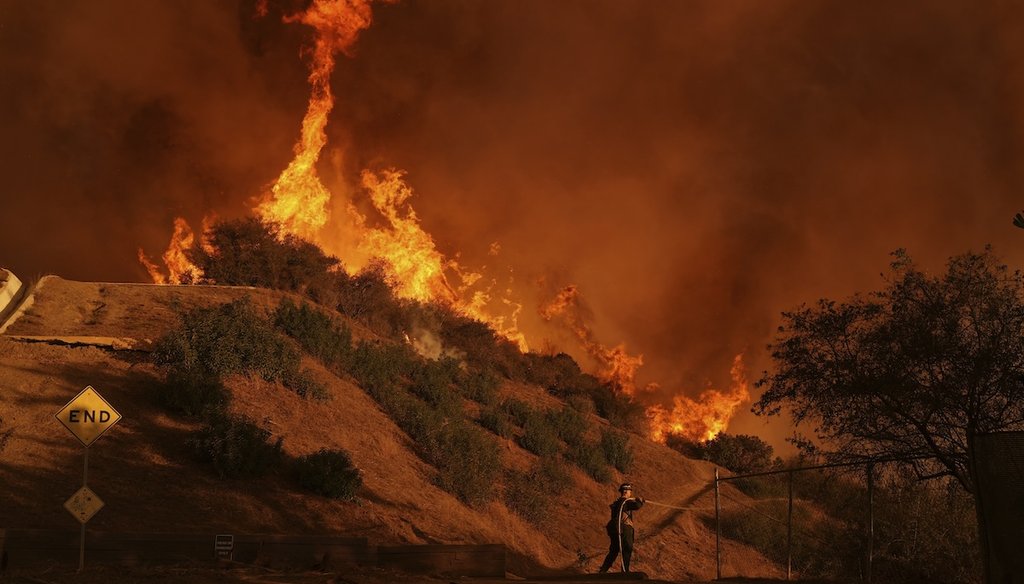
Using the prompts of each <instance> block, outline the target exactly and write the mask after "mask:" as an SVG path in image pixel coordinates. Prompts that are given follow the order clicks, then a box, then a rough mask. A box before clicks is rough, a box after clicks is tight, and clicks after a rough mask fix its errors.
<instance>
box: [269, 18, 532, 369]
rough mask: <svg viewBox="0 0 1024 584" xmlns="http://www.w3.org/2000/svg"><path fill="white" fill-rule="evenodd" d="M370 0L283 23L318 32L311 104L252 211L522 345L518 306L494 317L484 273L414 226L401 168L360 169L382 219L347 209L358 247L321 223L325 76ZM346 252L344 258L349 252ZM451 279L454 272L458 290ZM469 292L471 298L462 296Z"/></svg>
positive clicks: (362, 21)
mask: <svg viewBox="0 0 1024 584" xmlns="http://www.w3.org/2000/svg"><path fill="white" fill-rule="evenodd" d="M371 16H372V15H371V10H370V3H369V1H368V0H317V1H316V2H314V3H313V5H311V6H310V8H309V9H308V10H307V11H306V12H304V13H302V14H300V15H297V16H293V17H290V18H287V19H286V21H287V22H301V23H303V24H306V25H309V26H312V27H313V28H314V29H315V37H316V40H315V43H314V47H313V50H312V53H311V59H310V75H309V82H310V85H311V87H312V93H311V96H310V101H309V107H308V108H307V110H306V115H305V118H304V119H303V121H302V134H301V137H300V139H299V142H298V143H297V144H296V145H295V159H294V160H292V162H291V163H290V164H289V165H288V167H287V168H286V169H285V170H284V171H283V172H282V173H281V175H280V176H279V177H278V179H277V181H276V182H275V183H274V185H273V187H272V188H271V192H270V194H269V195H268V196H266V197H265V198H264V200H263V201H262V202H261V203H260V204H259V205H258V206H257V208H256V213H257V214H258V215H259V216H260V217H261V218H262V219H263V220H265V221H271V222H274V223H277V224H278V225H280V226H281V229H280V233H281V235H286V234H291V235H297V236H299V237H302V238H304V239H308V240H311V241H314V242H316V243H318V244H320V245H321V247H323V248H324V249H326V250H328V251H330V252H339V251H340V253H339V255H340V256H341V257H342V259H343V260H345V262H346V264H347V266H348V267H349V268H350V269H358V268H360V267H363V266H365V265H367V263H368V262H369V261H370V260H371V259H372V258H380V259H382V260H384V263H385V265H386V266H387V268H388V272H389V273H388V276H389V279H390V280H391V281H392V282H393V284H394V287H395V293H396V294H397V295H398V296H399V297H402V298H409V299H414V300H418V301H421V302H430V301H436V302H441V303H444V304H446V305H449V306H453V307H454V308H456V309H458V310H460V311H461V312H463V313H465V314H467V315H468V316H471V317H474V318H478V319H480V320H483V321H484V322H487V323H488V324H491V325H492V326H493V327H494V328H495V330H497V331H498V332H499V333H500V334H502V335H504V336H505V337H506V338H509V339H510V340H512V341H513V342H515V343H516V344H517V345H518V346H519V347H520V348H521V349H523V350H526V348H527V346H526V339H525V337H524V336H523V335H522V334H521V333H520V332H519V331H518V328H517V322H516V319H517V317H518V311H519V310H521V306H519V305H517V304H515V303H513V302H511V301H508V300H505V299H503V300H502V303H503V304H504V305H505V306H507V307H508V308H509V309H511V310H512V313H511V314H510V315H499V316H493V315H491V314H489V312H488V311H487V310H486V307H487V306H488V305H489V304H490V303H491V302H492V298H491V295H490V291H489V290H479V289H474V290H471V288H473V286H474V285H475V284H477V283H478V282H479V281H480V280H481V278H482V276H481V275H480V274H476V273H473V272H469V271H465V270H463V269H462V268H461V267H460V266H459V265H458V263H457V262H455V261H454V260H449V259H447V258H445V256H444V254H442V253H441V252H440V251H439V250H438V249H437V246H436V245H435V243H434V240H433V238H432V237H431V236H430V234H428V233H427V232H426V231H424V230H423V228H422V227H421V226H420V224H419V218H418V217H417V215H416V212H415V210H413V208H412V206H411V205H409V203H408V201H409V199H410V198H411V197H412V189H410V188H409V186H408V185H407V184H406V183H405V181H404V180H403V173H402V172H401V171H398V170H385V171H382V172H379V173H374V172H370V171H364V172H363V173H362V177H361V179H362V181H361V182H362V186H363V188H364V189H365V190H366V192H367V193H368V194H369V197H370V200H371V202H372V203H373V206H374V208H375V209H376V210H377V211H378V212H379V213H380V215H381V216H382V217H383V218H384V220H385V224H384V225H383V226H381V227H368V226H367V223H368V221H367V218H366V217H364V216H363V215H361V214H360V213H359V212H358V211H357V210H356V209H355V207H354V206H353V205H351V204H350V205H349V206H348V208H347V212H348V215H349V216H348V218H347V219H348V222H349V223H350V225H351V228H352V229H354V230H355V231H356V233H353V234H350V237H349V239H350V240H352V241H354V242H355V246H356V248H357V249H355V250H353V249H350V248H346V249H343V250H336V249H332V247H333V246H331V245H330V242H328V241H326V240H327V239H329V238H328V237H324V233H323V228H324V226H325V225H327V223H328V222H329V220H330V216H329V212H328V203H329V202H330V200H331V193H330V191H329V190H328V189H327V188H326V187H325V186H324V185H323V183H322V182H321V181H320V178H319V176H318V174H317V171H316V163H317V161H318V159H319V157H320V153H321V151H322V150H323V147H324V146H325V145H326V143H327V135H326V133H325V132H324V128H325V127H326V125H327V119H328V114H329V113H330V111H331V109H332V108H333V107H334V97H333V95H332V94H331V87H330V77H331V72H332V71H333V70H334V64H335V61H334V55H335V53H338V52H341V53H345V54H348V52H349V50H350V49H351V48H352V46H353V45H354V43H355V41H356V39H357V38H358V36H359V32H360V31H362V30H363V29H365V28H367V27H368V26H370V23H371V20H372V18H371ZM346 256H347V257H346ZM449 277H457V278H458V281H459V282H461V285H460V286H459V287H458V288H456V287H455V286H454V285H453V284H452V283H451V281H450V280H449ZM465 296H469V299H468V300H466V299H464V297H465Z"/></svg>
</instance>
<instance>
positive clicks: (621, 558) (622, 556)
mask: <svg viewBox="0 0 1024 584" xmlns="http://www.w3.org/2000/svg"><path fill="white" fill-rule="evenodd" d="M643 501H644V504H645V505H654V506H656V507H666V508H668V509H678V510H680V511H710V510H712V509H713V507H680V506H678V505H669V504H668V503H662V502H660V501H652V500H650V499H644V500H643ZM622 507H623V506H620V507H619V517H618V528H619V529H618V532H619V561H620V563H621V565H622V569H623V571H625V561H626V557H625V554H624V553H623V549H622ZM633 553H634V554H636V548H635V547H634V548H633ZM633 561H634V562H635V561H636V558H635V557H634V558H633Z"/></svg>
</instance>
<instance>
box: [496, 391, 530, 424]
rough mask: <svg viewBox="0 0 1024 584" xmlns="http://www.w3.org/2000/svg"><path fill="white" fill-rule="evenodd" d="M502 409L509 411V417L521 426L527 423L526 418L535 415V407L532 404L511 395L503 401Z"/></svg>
mask: <svg viewBox="0 0 1024 584" xmlns="http://www.w3.org/2000/svg"><path fill="white" fill-rule="evenodd" d="M501 409H502V410H504V411H506V412H508V415H509V417H511V418H512V421H513V422H515V424H516V425H517V426H519V427H520V428H521V427H523V425H525V424H526V420H527V419H528V418H529V417H530V416H531V415H533V408H531V407H530V404H528V403H526V402H524V401H522V400H518V399H516V398H514V397H510V398H508V399H506V400H505V401H503V402H502V403H501Z"/></svg>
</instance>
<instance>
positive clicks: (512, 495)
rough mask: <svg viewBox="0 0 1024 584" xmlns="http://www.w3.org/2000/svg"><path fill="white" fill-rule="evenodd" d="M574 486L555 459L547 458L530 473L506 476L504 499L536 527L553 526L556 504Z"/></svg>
mask: <svg viewBox="0 0 1024 584" xmlns="http://www.w3.org/2000/svg"><path fill="white" fill-rule="evenodd" d="M571 486H572V478H571V477H570V476H569V473H568V472H566V470H565V468H564V467H563V465H562V463H561V461H560V460H559V458H558V457H555V456H544V457H541V458H539V459H538V460H537V461H535V462H534V463H533V465H532V466H531V468H530V470H529V471H527V472H521V471H516V470H507V471H506V472H505V480H504V488H503V498H504V500H505V506H506V507H508V508H509V510H510V511H512V512H513V513H515V514H517V515H519V516H520V517H522V518H523V519H525V520H526V521H528V522H530V523H532V524H533V525H537V526H545V525H547V524H548V523H549V522H550V519H551V513H550V510H551V508H552V506H553V505H554V503H555V500H556V499H557V498H558V497H559V496H561V495H562V494H563V493H564V492H565V491H566V490H567V489H568V488H569V487H571Z"/></svg>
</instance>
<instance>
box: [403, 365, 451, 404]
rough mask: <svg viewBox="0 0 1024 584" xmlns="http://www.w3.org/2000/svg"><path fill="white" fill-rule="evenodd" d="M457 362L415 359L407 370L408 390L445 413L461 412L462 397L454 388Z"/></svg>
mask: <svg viewBox="0 0 1024 584" xmlns="http://www.w3.org/2000/svg"><path fill="white" fill-rule="evenodd" d="M459 373H460V372H459V364H458V362H457V361H455V360H454V359H450V358H444V359H439V360H437V361H433V360H429V359H427V360H416V362H415V363H414V366H413V367H411V371H410V372H409V391H411V392H412V393H413V394H415V395H416V396H418V397H419V398H421V399H423V400H425V401H426V402H427V403H429V404H430V405H432V406H433V407H435V408H437V409H439V410H441V411H442V412H444V413H445V414H447V415H456V414H460V413H461V412H462V398H461V397H460V396H459V394H458V392H457V391H456V389H455V385H454V383H455V379H456V378H457V377H458V376H459Z"/></svg>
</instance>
